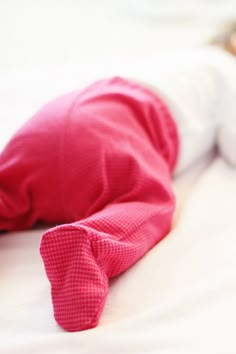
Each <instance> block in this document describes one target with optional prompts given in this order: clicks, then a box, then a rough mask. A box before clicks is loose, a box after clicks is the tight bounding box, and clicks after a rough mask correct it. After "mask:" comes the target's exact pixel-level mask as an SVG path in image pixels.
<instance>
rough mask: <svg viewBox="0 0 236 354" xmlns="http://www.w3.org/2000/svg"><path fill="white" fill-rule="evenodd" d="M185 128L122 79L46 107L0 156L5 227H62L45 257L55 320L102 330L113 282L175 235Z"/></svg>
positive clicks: (72, 327) (45, 244) (53, 232)
mask: <svg viewBox="0 0 236 354" xmlns="http://www.w3.org/2000/svg"><path fill="white" fill-rule="evenodd" d="M177 155H178V136H177V131H176V125H175V122H174V121H173V119H172V117H171V115H170V113H169V111H168V109H167V107H166V106H165V104H164V103H163V102H162V101H161V100H160V99H159V98H158V97H157V96H156V95H154V94H153V93H152V92H151V91H149V90H147V89H144V88H143V87H142V86H139V85H137V84H135V83H133V82H131V81H127V80H124V79H121V78H118V77H115V78H112V79H109V80H102V81H99V82H97V83H95V84H93V85H91V86H89V87H88V88H86V89H85V90H83V91H79V92H73V93H70V94H67V95H65V96H63V97H60V98H58V99H56V100H55V101H53V102H51V103H49V104H47V105H45V106H44V107H43V108H42V109H41V110H40V111H39V112H38V113H37V114H36V115H35V116H34V117H33V118H32V119H30V120H29V121H28V122H27V123H26V124H25V125H24V126H23V127H22V128H21V129H20V130H19V131H18V132H17V133H16V134H15V136H13V138H12V139H11V141H10V142H9V143H8V145H7V146H6V148H5V149H4V151H3V152H2V153H1V155H0V230H5V231H11V230H20V229H28V228H31V227H32V226H34V225H35V224H36V223H38V222H43V223H46V224H51V225H57V224H60V225H58V226H54V227H53V228H51V229H49V231H47V232H46V233H45V234H44V235H43V238H42V242H41V246H40V252H41V256H42V258H43V261H44V265H45V269H46V273H47V276H48V279H49V281H50V283H51V291H52V302H53V308H54V315H55V318H56V320H57V322H58V323H59V324H60V325H61V326H62V327H63V328H64V329H66V330H69V331H77V330H82V329H86V328H91V327H94V326H96V325H97V323H98V321H99V318H100V315H101V312H102V309H103V306H104V303H105V299H106V295H107V293H108V279H109V278H111V277H114V276H116V275H117V274H119V273H121V272H123V271H124V270H126V269H127V268H128V267H130V266H131V265H132V264H133V263H134V262H136V261H137V260H138V259H139V258H140V257H142V256H143V255H144V254H145V253H146V252H147V251H148V250H149V249H150V248H151V247H153V246H154V245H155V244H156V243H157V242H159V241H160V240H161V239H162V238H163V237H164V236H165V235H167V233H168V232H169V230H170V228H171V222H172V216H173V211H174V207H175V197H174V195H173V192H172V187H171V173H172V171H173V168H174V166H175V163H176V159H177Z"/></svg>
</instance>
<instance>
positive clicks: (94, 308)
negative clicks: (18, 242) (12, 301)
mask: <svg viewBox="0 0 236 354" xmlns="http://www.w3.org/2000/svg"><path fill="white" fill-rule="evenodd" d="M156 162H157V165H156V170H157V171H156V173H157V174H158V171H159V178H160V179H159V181H158V180H156V181H155V180H154V179H152V178H151V179H150V177H148V176H147V175H146V176H145V174H144V173H143V172H142V171H141V170H139V167H138V166H136V167H137V169H135V173H136V174H137V179H136V181H134V184H132V185H130V188H131V189H130V191H129V192H128V193H127V194H126V195H123V196H121V197H120V198H118V199H117V200H116V201H115V202H114V203H112V204H109V205H107V206H105V207H104V208H103V209H102V210H101V211H99V212H97V213H95V214H93V215H91V216H90V217H88V218H86V219H84V220H81V221H79V222H77V223H73V224H67V225H61V226H58V227H56V228H54V229H51V230H49V231H48V232H46V233H45V234H44V236H43V239H42V243H41V248H40V252H41V255H42V258H43V261H44V265H45V268H46V272H47V276H48V279H49V281H50V283H51V294H52V302H53V307H54V316H55V319H56V320H57V322H58V323H59V324H60V325H61V326H62V327H63V328H64V329H66V330H68V331H79V330H83V329H87V328H91V327H94V326H96V325H97V323H98V321H99V318H100V316H101V313H102V310H103V307H104V303H105V300H106V296H107V293H108V279H109V278H111V277H114V276H116V275H117V274H119V273H121V272H123V271H124V270H126V269H127V268H129V267H130V266H131V265H132V264H134V263H135V262H136V261H137V260H138V259H139V258H141V257H142V256H143V255H144V254H145V253H146V252H147V251H148V250H149V249H150V248H151V247H153V246H154V245H155V244H156V243H157V242H158V241H160V240H161V239H162V238H163V237H164V236H165V235H166V234H167V233H168V232H169V230H170V226H171V220H172V215H173V211H174V206H175V201H174V196H173V194H172V192H171V181H170V176H169V172H168V169H167V168H166V166H165V163H163V161H161V159H160V161H158V159H157V160H156ZM133 172H134V171H133Z"/></svg>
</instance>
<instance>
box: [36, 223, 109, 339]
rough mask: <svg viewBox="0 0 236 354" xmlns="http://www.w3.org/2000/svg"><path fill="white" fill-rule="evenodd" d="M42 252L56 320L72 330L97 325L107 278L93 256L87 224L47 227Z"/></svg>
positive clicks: (63, 326) (103, 300)
mask: <svg viewBox="0 0 236 354" xmlns="http://www.w3.org/2000/svg"><path fill="white" fill-rule="evenodd" d="M40 253H41V256H42V258H43V261H44V265H45V269H46V273H47V276H48V279H49V281H50V283H51V295H52V302H53V309H54V316H55V319H56V321H57V323H58V324H59V325H60V326H61V327H62V328H64V329H65V330H67V331H71V332H73V331H81V330H85V329H89V328H92V327H95V326H96V325H97V324H98V321H99V318H100V315H101V313H102V310H103V307H104V304H105V300H106V296H107V293H108V278H107V276H106V273H105V272H104V271H103V269H102V268H101V266H99V265H98V264H97V262H96V259H95V258H94V255H93V250H92V245H91V240H90V237H89V233H88V232H87V230H86V228H83V227H81V226H77V225H76V226H74V225H61V226H58V227H55V228H53V229H51V230H49V231H47V232H46V233H45V234H44V235H43V238H42V241H41V245H40Z"/></svg>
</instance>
